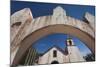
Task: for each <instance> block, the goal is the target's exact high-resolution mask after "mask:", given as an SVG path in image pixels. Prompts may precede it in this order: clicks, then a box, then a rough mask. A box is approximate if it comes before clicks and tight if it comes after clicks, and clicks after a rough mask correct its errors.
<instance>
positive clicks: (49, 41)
mask: <svg viewBox="0 0 100 67" xmlns="http://www.w3.org/2000/svg"><path fill="white" fill-rule="evenodd" d="M57 6H61V7H63V9H64V10H65V11H66V14H67V15H69V16H72V17H74V18H76V19H80V20H83V16H84V14H85V12H89V13H91V14H92V15H94V16H95V6H89V5H85V6H83V5H71V4H51V3H39V2H22V1H11V14H13V13H14V12H16V11H18V10H21V9H23V8H30V9H31V11H32V14H33V17H34V18H36V17H39V16H44V15H52V13H53V9H54V8H56V7H57ZM67 37H68V35H65V34H59V33H58V34H52V35H49V36H45V37H44V38H41V39H40V40H38V41H37V42H35V43H34V47H35V48H37V50H38V51H39V52H42V53H43V52H44V51H46V50H47V49H48V48H50V47H51V46H53V45H58V46H60V47H61V48H62V49H64V47H65V40H66V39H67ZM72 38H73V40H74V42H75V45H77V47H78V48H79V49H80V51H81V53H82V54H83V55H85V54H87V53H90V50H89V49H88V48H87V47H86V46H85V45H84V43H82V42H81V41H80V40H79V39H78V38H76V37H72Z"/></svg>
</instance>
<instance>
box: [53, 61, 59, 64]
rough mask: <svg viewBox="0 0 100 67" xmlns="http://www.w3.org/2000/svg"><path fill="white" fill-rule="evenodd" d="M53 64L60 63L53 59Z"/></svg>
mask: <svg viewBox="0 0 100 67" xmlns="http://www.w3.org/2000/svg"><path fill="white" fill-rule="evenodd" d="M51 64H59V62H58V61H53V62H52V63H51Z"/></svg>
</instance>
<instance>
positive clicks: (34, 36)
mask: <svg viewBox="0 0 100 67" xmlns="http://www.w3.org/2000/svg"><path fill="white" fill-rule="evenodd" d="M54 33H64V34H70V35H72V36H75V37H77V38H79V39H80V40H81V41H83V42H84V43H85V44H86V46H88V47H89V49H90V50H91V51H92V52H93V53H95V39H94V38H93V37H91V36H90V35H89V34H87V33H86V32H83V31H81V30H80V29H78V28H75V27H72V26H69V25H64V24H56V25H49V26H46V27H43V28H41V29H38V30H36V31H35V32H32V33H31V34H29V35H28V36H27V37H25V38H24V39H23V40H22V41H21V43H20V44H19V45H20V47H19V50H18V51H17V53H16V56H15V58H14V61H13V63H12V64H13V65H18V63H19V61H20V59H21V58H22V56H23V55H24V53H25V52H26V50H27V49H28V48H29V47H30V46H31V45H32V43H34V42H35V41H37V40H38V39H40V38H42V37H44V36H47V35H49V34H54Z"/></svg>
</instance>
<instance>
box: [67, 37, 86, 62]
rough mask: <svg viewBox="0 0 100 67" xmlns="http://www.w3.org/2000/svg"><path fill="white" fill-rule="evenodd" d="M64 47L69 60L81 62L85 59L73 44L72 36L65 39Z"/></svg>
mask: <svg viewBox="0 0 100 67" xmlns="http://www.w3.org/2000/svg"><path fill="white" fill-rule="evenodd" d="M66 49H67V50H68V56H69V62H83V61H85V60H84V58H83V56H82V55H81V53H80V50H79V49H78V47H77V46H76V45H75V43H74V41H73V39H72V38H68V39H67V40H66Z"/></svg>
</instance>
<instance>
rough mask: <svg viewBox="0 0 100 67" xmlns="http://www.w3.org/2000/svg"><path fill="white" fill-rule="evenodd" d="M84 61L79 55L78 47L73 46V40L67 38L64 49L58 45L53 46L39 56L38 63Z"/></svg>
mask: <svg viewBox="0 0 100 67" xmlns="http://www.w3.org/2000/svg"><path fill="white" fill-rule="evenodd" d="M84 61H85V59H84V58H83V56H82V55H81V53H80V51H79V49H78V47H77V46H75V44H74V42H73V40H72V39H68V40H67V46H66V47H65V50H63V49H61V48H60V47H58V46H53V47H52V48H50V49H48V50H47V51H46V52H45V53H44V54H43V55H41V56H39V60H38V64H59V63H70V62H84Z"/></svg>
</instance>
